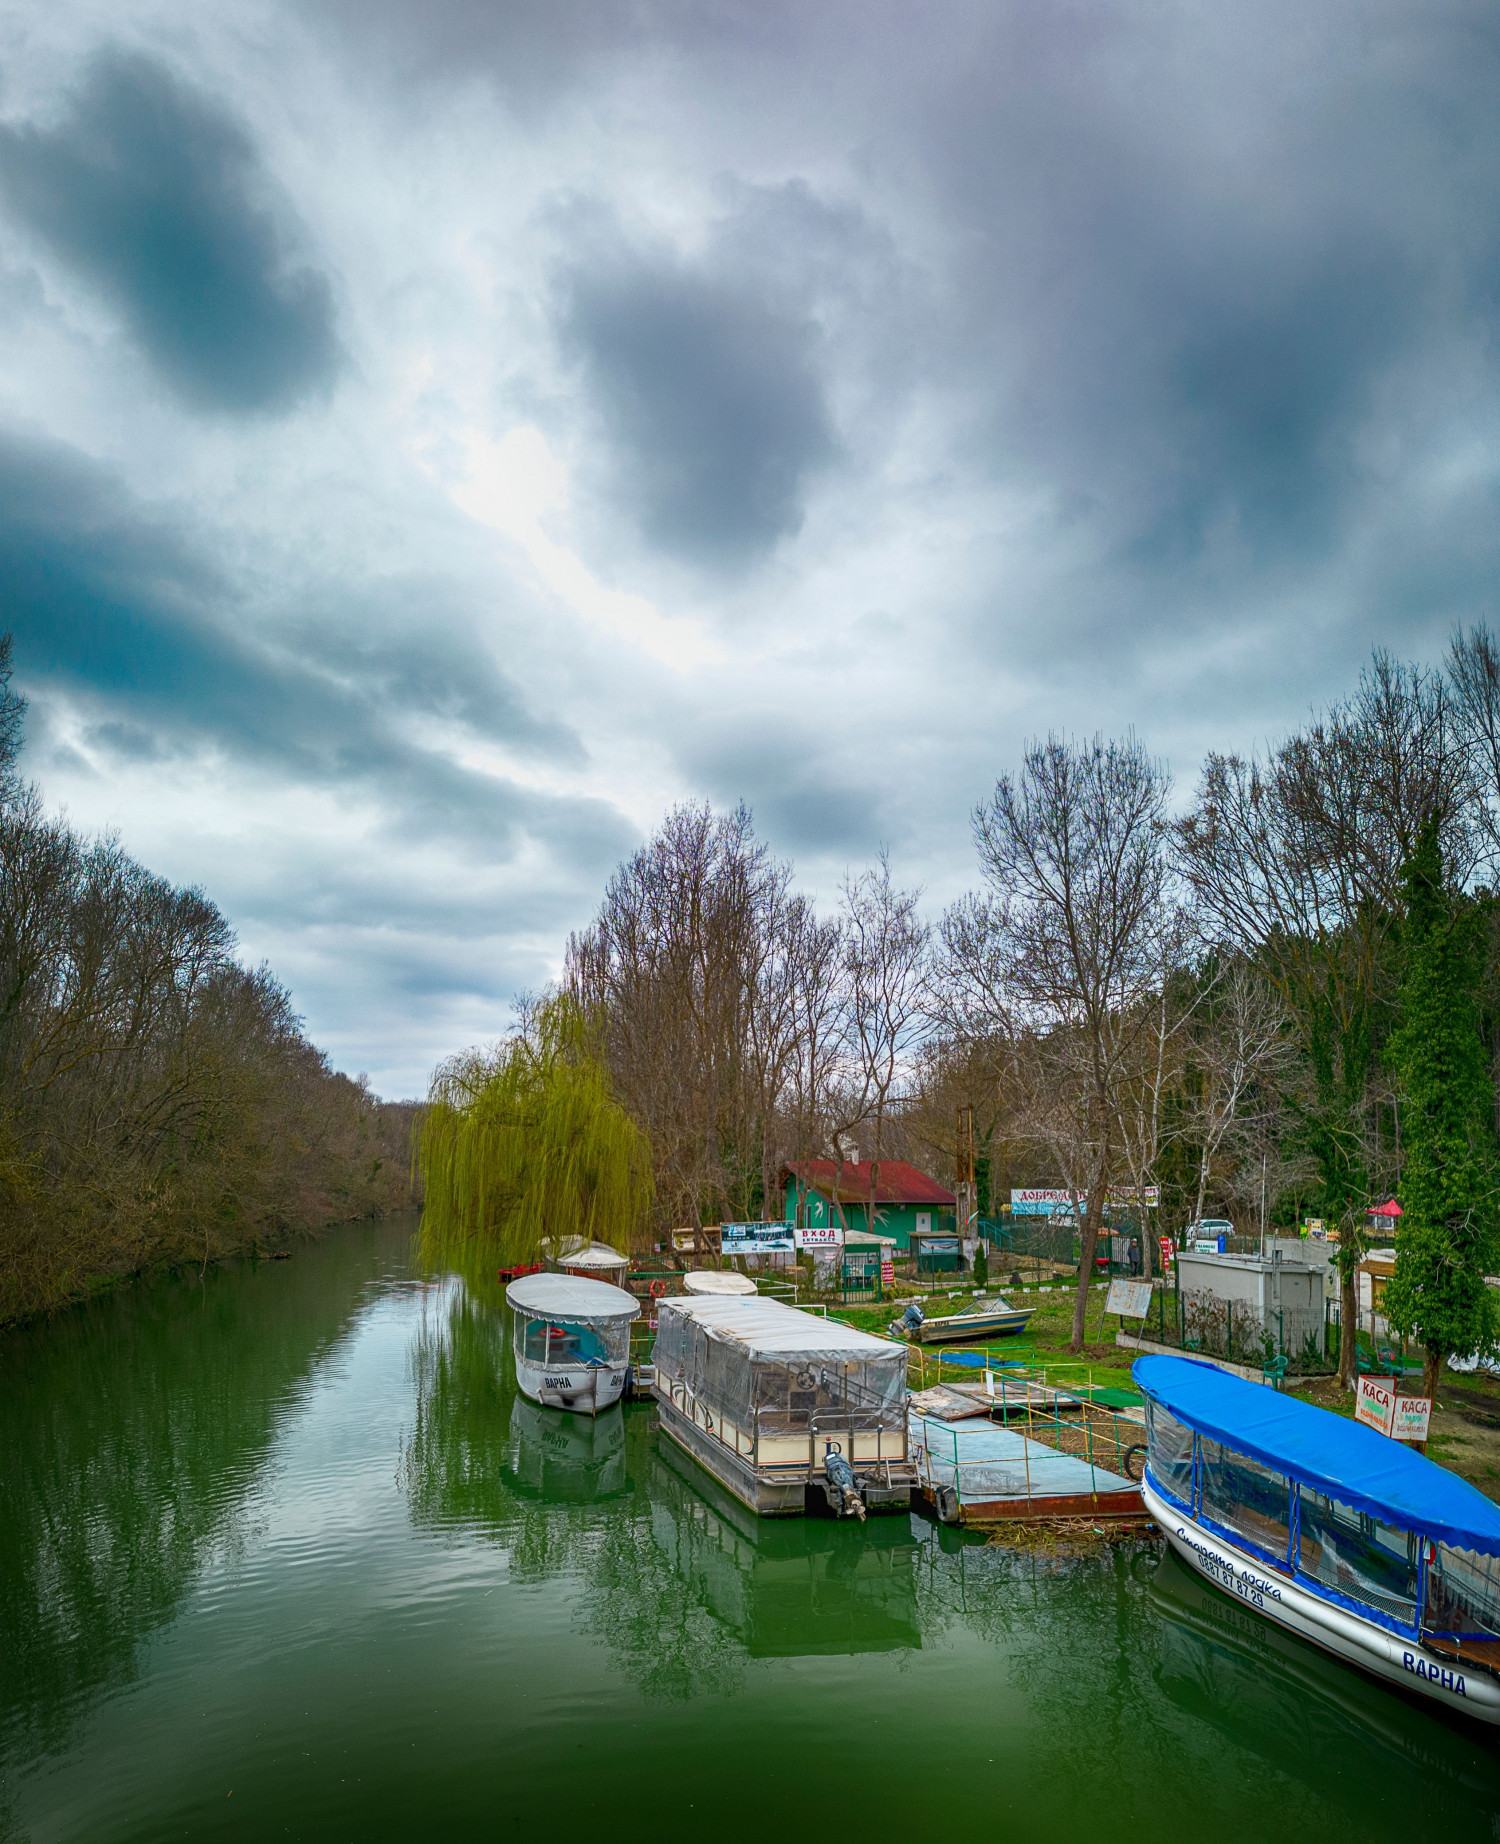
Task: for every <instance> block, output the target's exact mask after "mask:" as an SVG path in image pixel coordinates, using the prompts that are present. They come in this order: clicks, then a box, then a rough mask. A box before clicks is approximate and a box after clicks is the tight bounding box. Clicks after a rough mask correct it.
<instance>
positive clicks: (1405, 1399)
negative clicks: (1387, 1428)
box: [1391, 1396, 1432, 1441]
mask: <svg viewBox="0 0 1500 1844" xmlns="http://www.w3.org/2000/svg"><path fill="white" fill-rule="evenodd" d="M1431 1420H1432V1398H1431V1396H1398V1397H1397V1398H1396V1424H1395V1426H1394V1427H1393V1428H1392V1429H1391V1433H1392V1434H1393V1435H1394V1436H1395V1438H1396V1439H1397V1440H1398V1441H1425V1440H1426V1439H1427V1424H1428V1423H1429V1422H1430V1421H1431Z"/></svg>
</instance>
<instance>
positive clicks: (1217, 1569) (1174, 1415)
mask: <svg viewBox="0 0 1500 1844" xmlns="http://www.w3.org/2000/svg"><path fill="white" fill-rule="evenodd" d="M1131 1376H1132V1377H1133V1378H1134V1380H1135V1382H1136V1384H1137V1385H1138V1386H1139V1388H1140V1390H1141V1393H1142V1394H1143V1395H1144V1396H1145V1398H1146V1442H1147V1453H1146V1471H1145V1477H1144V1479H1143V1480H1142V1482H1141V1495H1142V1497H1143V1499H1144V1500H1145V1503H1146V1506H1147V1509H1148V1510H1149V1511H1150V1512H1151V1514H1152V1516H1153V1517H1154V1518H1156V1520H1157V1521H1158V1523H1160V1525H1161V1527H1162V1529H1163V1530H1164V1531H1165V1532H1166V1536H1167V1541H1168V1542H1169V1543H1170V1544H1171V1546H1172V1548H1173V1549H1174V1550H1176V1551H1177V1553H1178V1554H1179V1555H1180V1556H1181V1557H1182V1558H1183V1560H1184V1561H1185V1562H1186V1563H1188V1564H1189V1566H1190V1567H1192V1568H1194V1569H1196V1570H1197V1571H1198V1573H1199V1574H1200V1575H1202V1576H1204V1577H1206V1578H1207V1580H1209V1581H1211V1582H1212V1583H1213V1584H1214V1585H1215V1586H1216V1587H1218V1588H1221V1589H1223V1591H1224V1592H1225V1593H1226V1594H1230V1595H1233V1596H1234V1597H1235V1598H1236V1599H1237V1600H1239V1601H1240V1602H1241V1603H1243V1604H1244V1605H1246V1606H1249V1607H1252V1608H1254V1609H1255V1611H1256V1612H1257V1613H1260V1614H1263V1615H1264V1616H1265V1617H1266V1618H1267V1619H1268V1620H1273V1621H1275V1622H1276V1623H1277V1624H1278V1625H1280V1626H1283V1627H1286V1628H1288V1629H1289V1630H1290V1631H1292V1632H1294V1633H1298V1634H1300V1635H1301V1636H1302V1637H1303V1638H1305V1639H1311V1640H1313V1641H1314V1642H1315V1643H1316V1644H1318V1645H1320V1646H1323V1647H1324V1648H1325V1649H1326V1650H1328V1651H1330V1652H1332V1653H1334V1654H1335V1655H1336V1656H1337V1657H1339V1658H1342V1659H1345V1660H1347V1661H1348V1662H1349V1663H1350V1664H1353V1665H1358V1666H1359V1667H1361V1668H1362V1669H1363V1670H1365V1671H1368V1672H1371V1673H1372V1674H1373V1675H1374V1676H1376V1677H1379V1678H1383V1679H1385V1680H1386V1681H1387V1682H1388V1683H1391V1684H1395V1685H1399V1686H1400V1687H1402V1688H1403V1689H1406V1690H1409V1691H1413V1692H1416V1693H1418V1694H1419V1695H1421V1696H1422V1697H1423V1698H1424V1699H1425V1700H1427V1701H1428V1702H1430V1703H1433V1704H1436V1705H1439V1706H1440V1707H1442V1708H1445V1709H1447V1710H1449V1711H1452V1712H1454V1713H1457V1714H1462V1715H1465V1716H1469V1717H1474V1718H1477V1719H1478V1720H1480V1721H1481V1722H1487V1723H1500V1505H1496V1504H1494V1503H1492V1501H1491V1500H1489V1499H1488V1498H1486V1497H1485V1496H1484V1495H1483V1493H1481V1492H1479V1491H1477V1490H1476V1489H1475V1488H1474V1487H1473V1486H1471V1485H1470V1484H1468V1482H1467V1481H1466V1480H1463V1479H1460V1478H1459V1477H1458V1476H1457V1475H1456V1474H1454V1473H1450V1472H1448V1471H1447V1470H1446V1469H1445V1468H1443V1467H1441V1466H1437V1465H1435V1464H1434V1463H1433V1462H1432V1461H1431V1460H1429V1459H1427V1458H1426V1457H1425V1456H1424V1455H1422V1454H1418V1453H1413V1452H1412V1451H1410V1450H1409V1449H1408V1448H1406V1447H1405V1446H1403V1445H1402V1444H1401V1443H1400V1442H1398V1441H1393V1440H1389V1439H1387V1437H1386V1436H1385V1435H1383V1434H1379V1433H1377V1432H1376V1431H1375V1430H1374V1429H1373V1428H1366V1427H1361V1426H1359V1425H1358V1424H1357V1423H1354V1422H1350V1421H1345V1420H1343V1419H1342V1418H1341V1417H1339V1416H1337V1415H1331V1414H1329V1413H1328V1412H1327V1410H1325V1409H1319V1408H1314V1407H1313V1406H1312V1405H1311V1404H1310V1403H1305V1402H1298V1401H1296V1400H1295V1399H1293V1398H1292V1397H1289V1396H1285V1395H1282V1394H1280V1393H1279V1392H1278V1391H1276V1390H1272V1389H1266V1388H1263V1387H1261V1386H1260V1385H1259V1384H1255V1383H1249V1382H1246V1381H1244V1380H1243V1379H1242V1378H1239V1377H1235V1376H1231V1375H1229V1374H1228V1373H1227V1372H1225V1371H1222V1370H1219V1369H1217V1368H1216V1367H1215V1366H1213V1365H1211V1364H1205V1363H1203V1362H1201V1361H1197V1360H1194V1359H1191V1358H1180V1357H1142V1358H1137V1360H1136V1362H1135V1364H1134V1366H1133V1367H1132V1370H1131Z"/></svg>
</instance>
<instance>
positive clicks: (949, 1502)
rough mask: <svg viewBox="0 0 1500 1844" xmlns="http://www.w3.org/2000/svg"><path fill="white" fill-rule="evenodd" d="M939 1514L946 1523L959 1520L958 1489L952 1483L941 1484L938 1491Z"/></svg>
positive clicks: (954, 1522)
mask: <svg viewBox="0 0 1500 1844" xmlns="http://www.w3.org/2000/svg"><path fill="white" fill-rule="evenodd" d="M935 1496H936V1503H937V1514H938V1518H939V1520H940V1521H941V1522H942V1523H944V1524H956V1523H957V1522H958V1491H957V1489H956V1488H955V1487H954V1486H951V1485H940V1486H939V1487H938V1489H937V1493H936V1495H935Z"/></svg>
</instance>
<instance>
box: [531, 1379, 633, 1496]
mask: <svg viewBox="0 0 1500 1844" xmlns="http://www.w3.org/2000/svg"><path fill="white" fill-rule="evenodd" d="M506 1471H507V1473H508V1475H509V1479H510V1483H511V1484H512V1485H513V1486H514V1488H515V1489H516V1491H517V1492H520V1493H523V1494H531V1495H534V1496H535V1497H537V1498H544V1499H546V1500H547V1501H548V1502H549V1503H551V1504H556V1505H592V1504H597V1503H598V1502H599V1501H600V1500H601V1499H605V1498H615V1497H617V1496H618V1495H619V1494H620V1493H621V1492H623V1491H625V1490H626V1488H627V1486H628V1484H629V1474H628V1473H627V1471H626V1468H625V1417H624V1415H623V1414H621V1413H619V1412H618V1411H614V1410H611V1411H606V1413H605V1414H603V1415H598V1416H594V1415H574V1414H572V1413H570V1412H569V1411H568V1410H567V1409H549V1408H543V1407H541V1406H540V1405H539V1404H538V1403H535V1402H528V1401H527V1399H526V1398H525V1397H524V1396H521V1395H517V1396H516V1398H515V1400H514V1402H513V1403H512V1405H511V1411H510V1444H509V1448H508V1452H507V1459H506Z"/></svg>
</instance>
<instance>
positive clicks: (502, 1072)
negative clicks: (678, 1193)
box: [416, 996, 652, 1276]
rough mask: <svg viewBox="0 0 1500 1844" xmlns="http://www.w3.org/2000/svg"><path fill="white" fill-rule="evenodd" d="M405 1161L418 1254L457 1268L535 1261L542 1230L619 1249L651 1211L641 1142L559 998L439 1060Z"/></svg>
mask: <svg viewBox="0 0 1500 1844" xmlns="http://www.w3.org/2000/svg"><path fill="white" fill-rule="evenodd" d="M416 1160H417V1165H418V1167H419V1169H420V1171H421V1174H422V1180H423V1183H424V1186H425V1189H426V1199H427V1201H426V1208H425V1210H424V1212H423V1216H422V1235H421V1252H422V1255H423V1257H424V1259H425V1260H426V1261H427V1262H429V1263H430V1264H431V1265H433V1266H435V1267H436V1266H442V1267H447V1268H450V1269H453V1270H456V1271H457V1272H458V1273H461V1274H465V1275H468V1276H479V1275H482V1274H487V1273H488V1272H489V1271H490V1270H491V1269H492V1268H494V1267H495V1266H496V1265H497V1264H498V1265H501V1266H512V1265H515V1264H517V1263H520V1262H527V1261H535V1260H537V1259H538V1256H539V1254H540V1250H541V1244H542V1241H543V1239H544V1238H546V1237H552V1236H572V1235H580V1236H589V1237H592V1238H594V1239H595V1240H597V1241H599V1242H607V1243H609V1244H610V1245H611V1246H612V1247H614V1248H619V1249H625V1248H628V1247H629V1246H630V1242H631V1238H632V1236H633V1234H634V1233H635V1231H636V1230H637V1229H638V1228H639V1227H640V1226H641V1225H643V1224H644V1223H645V1221H646V1218H647V1213H648V1212H649V1210H650V1208H651V1200H652V1185H651V1151H650V1146H649V1143H648V1142H647V1139H646V1136H645V1135H644V1134H643V1133H642V1132H641V1130H640V1128H639V1127H637V1126H636V1124H635V1122H634V1121H633V1120H632V1119H631V1117H630V1116H629V1115H628V1114H627V1113H626V1112H625V1110H624V1108H622V1107H621V1106H620V1104H619V1102H617V1101H616V1100H615V1098H614V1095H613V1094H612V1093H611V1090H610V1084H609V1076H608V1073H607V1071H606V1070H605V1067H604V1063H603V1061H602V1059H601V1057H600V1055H599V1053H598V1049H597V1046H596V1044H595V1043H594V1041H593V1038H592V1035H591V1033H590V1031H589V1029H588V1026H587V1021H586V1019H585V1017H584V1015H583V1012H582V1011H581V1010H580V1008H579V1007H578V1005H577V1004H576V1003H575V1002H574V1001H572V1000H571V999H568V998H567V997H562V996H560V997H555V998H552V999H548V1000H546V1001H544V1002H543V1003H542V1004H541V1005H540V1006H538V1007H537V1008H536V1010H535V1011H534V1012H533V1013H532V1014H531V1016H530V1017H529V1018H528V1020H527V1023H526V1027H525V1029H524V1030H523V1031H522V1032H520V1034H519V1035H517V1036H516V1037H513V1038H511V1039H510V1040H509V1041H508V1042H507V1043H505V1044H503V1045H502V1046H501V1047H500V1049H499V1050H497V1051H490V1052H485V1051H478V1050H470V1051H466V1052H464V1054H463V1055H461V1056H457V1057H453V1058H452V1059H451V1060H450V1061H449V1062H447V1063H445V1064H443V1066H442V1067H441V1068H440V1069H439V1070H438V1072H437V1075H436V1076H435V1077H434V1078H433V1083H432V1093H431V1096H430V1098H429V1103H428V1108H427V1113H426V1117H425V1119H424V1121H423V1124H422V1127H421V1131H420V1134H419V1136H418V1140H417V1148H416Z"/></svg>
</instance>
